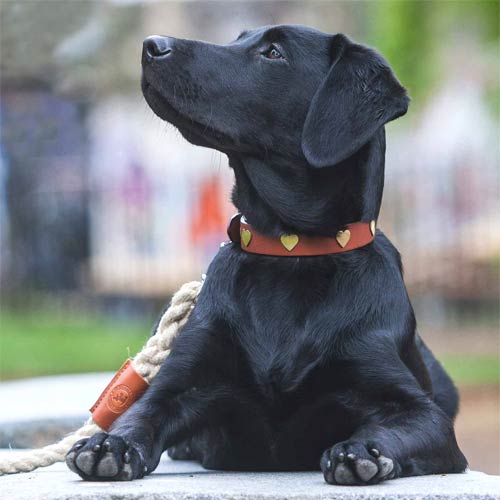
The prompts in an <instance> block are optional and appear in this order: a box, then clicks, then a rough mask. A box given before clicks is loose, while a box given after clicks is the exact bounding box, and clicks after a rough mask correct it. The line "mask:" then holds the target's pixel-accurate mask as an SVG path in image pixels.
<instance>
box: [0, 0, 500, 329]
mask: <svg viewBox="0 0 500 500" xmlns="http://www.w3.org/2000/svg"><path fill="white" fill-rule="evenodd" d="M404 3H407V4H408V5H409V6H410V4H412V5H413V3H412V2H402V3H401V5H402V4H404ZM354 4H355V5H354ZM451 4H452V3H450V5H451ZM450 8H451V7H450ZM1 9H2V10H1V17H0V28H1V30H0V32H1V35H0V41H1V44H2V47H1V57H0V62H1V64H2V66H1V70H2V71H1V85H2V87H1V91H2V96H1V97H2V98H1V104H0V123H1V128H2V135H1V139H2V143H1V150H0V152H1V157H0V193H1V194H2V199H1V202H0V223H1V247H0V249H1V260H0V265H1V279H2V293H3V295H4V298H7V299H8V298H9V297H15V296H19V294H25V293H28V292H29V291H33V290H35V291H38V292H43V293H49V294H53V295H54V296H57V295H58V294H59V295H60V294H67V293H68V292H71V293H77V294H82V295H85V296H87V297H88V296H92V297H95V298H96V299H98V298H103V297H106V296H122V297H124V298H126V297H136V296H140V297H146V298H151V299H155V298H158V297H165V296H167V295H168V294H169V293H171V292H172V290H173V289H175V288H176V287H177V286H178V285H179V284H180V283H181V282H183V281H185V280H189V279H195V278H197V277H198V276H199V275H200V274H201V273H202V272H204V270H205V268H206V265H207V263H208V262H209V261H210V258H211V256H212V255H213V254H214V253H215V252H216V251H217V249H218V246H219V243H220V241H222V240H224V239H225V238H226V236H225V225H226V221H227V219H228V216H229V215H230V214H231V213H232V211H233V210H234V209H233V208H232V207H231V205H230V202H229V197H230V189H231V172H230V170H229V169H228V168H227V160H226V158H225V157H223V156H222V155H220V154H218V153H215V152H213V151H210V150H205V149H202V148H195V147H193V146H191V145H189V144H187V143H186V142H185V141H184V140H183V139H182V138H181V137H180V135H179V134H178V133H177V132H175V131H174V130H173V129H172V128H170V127H168V126H166V125H164V124H163V123H161V122H160V121H159V120H158V119H157V118H155V117H153V114H152V112H151V111H150V110H148V108H147V106H146V104H145V103H144V102H143V100H142V98H141V96H140V91H139V85H138V81H139V77H140V65H139V61H140V50H141V41H142V39H143V37H144V36H146V35H148V34H151V33H154V32H163V33H168V34H173V35H175V36H184V37H196V38H210V39H211V40H213V41H216V42H224V41H229V40H230V39H232V38H234V37H235V36H237V34H238V32H239V31H240V30H241V29H243V28H248V27H249V26H250V27H251V26H256V25H260V24H266V23H280V22H300V23H306V24H312V25H315V26H317V27H318V28H321V29H324V30H325V31H331V32H336V31H343V32H347V33H349V34H351V35H352V36H353V37H355V38H356V37H357V38H358V39H359V40H360V41H367V42H370V41H371V40H374V39H376V38H377V36H376V35H377V33H375V34H374V33H373V32H372V33H371V35H369V32H370V30H369V29H368V27H367V23H369V19H370V15H371V13H372V10H370V9H373V6H372V5H371V2H368V3H365V2H319V1H318V2H315V1H311V2H293V1H292V2H245V3H243V2H148V3H138V2H119V1H115V2H80V1H75V2H67V3H62V2H57V1H42V2H14V1H10V2H9V1H7V2H4V3H3V4H2V7H1ZM437 12H438V13H439V12H442V11H440V10H439V11H437ZM433 15H435V14H433V13H432V12H430V13H429V16H430V17H429V19H431V18H432V16H433ZM439 15H442V13H441V14H439ZM471 19H472V17H471ZM463 20H464V22H465V20H466V16H464V18H463ZM382 28H383V26H381V28H380V29H382ZM371 29H372V30H373V28H371ZM475 29H476V25H475V24H474V26H473V27H471V30H470V31H469V32H467V36H464V37H463V38H461V39H460V40H461V41H460V44H459V45H458V46H457V44H456V43H455V38H451V37H450V38H449V39H446V37H441V39H439V40H438V39H437V40H436V41H435V44H436V45H435V47H434V49H435V54H434V56H435V57H434V60H436V58H438V59H437V60H439V61H440V64H441V66H442V67H444V66H445V67H446V71H442V72H441V73H442V74H441V76H440V78H438V79H436V81H435V82H434V83H433V84H432V88H429V91H428V95H427V96H425V97H424V95H423V93H422V94H421V96H420V98H419V99H418V100H417V99H416V100H415V101H414V103H413V105H412V108H411V111H410V114H409V115H408V116H407V117H405V118H403V119H401V120H400V121H399V122H397V123H396V124H393V125H390V126H389V128H388V155H387V166H386V188H385V194H384V201H383V209H382V214H381V221H380V224H379V226H380V227H381V228H382V229H383V230H384V231H385V232H386V233H387V234H388V235H389V237H390V238H391V239H392V240H393V241H394V243H395V244H396V246H398V248H399V249H400V251H401V253H402V254H403V260H404V264H405V271H406V281H407V285H408V287H409V290H410V293H411V294H412V296H413V297H414V298H416V300H417V304H421V309H422V313H423V315H424V320H425V318H426V317H427V318H430V319H431V320H436V318H437V319H439V318H440V319H441V320H443V321H448V320H450V318H453V317H454V315H457V314H460V313H463V312H464V311H469V312H470V315H471V318H472V319H473V320H474V321H476V320H478V319H479V320H481V321H487V322H489V321H490V320H492V321H496V317H497V311H498V309H497V308H498V277H499V268H500V259H499V252H500V231H499V227H500V216H499V210H498V209H499V206H498V203H499V202H498V180H499V179H498V173H499V171H498V167H499V157H498V119H499V116H498V114H496V113H495V111H494V110H493V111H492V106H491V100H489V99H490V97H489V91H490V89H491V86H492V80H493V86H495V85H497V83H498V82H497V81H495V78H496V76H495V74H494V68H491V67H489V66H488V64H487V63H488V61H489V59H488V58H489V57H490V55H489V54H490V52H488V50H485V48H484V45H481V43H480V35H481V33H479V34H477V33H476V31H475ZM379 35H380V34H379ZM476 35H477V36H476ZM394 43H395V42H394ZM457 48H458V49H460V50H458V51H457V50H456V49H457ZM409 54H411V52H409ZM460 54H462V56H461V55H460ZM409 57H410V56H409ZM412 57H415V58H416V56H412ZM390 62H392V61H390ZM405 62H407V61H405ZM410 62H411V61H410ZM397 69H398V68H397V67H396V72H397ZM403 83H406V82H403ZM410 87H411V85H410ZM419 300H420V302H419Z"/></svg>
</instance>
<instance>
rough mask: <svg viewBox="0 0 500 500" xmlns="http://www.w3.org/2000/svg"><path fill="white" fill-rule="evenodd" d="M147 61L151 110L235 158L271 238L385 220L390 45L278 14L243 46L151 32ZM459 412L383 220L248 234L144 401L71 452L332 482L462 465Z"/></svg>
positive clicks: (97, 461) (246, 197)
mask: <svg viewBox="0 0 500 500" xmlns="http://www.w3.org/2000/svg"><path fill="white" fill-rule="evenodd" d="M142 67H143V77H142V90H143V93H144V96H145V98H146V101H147V102H148V104H149V106H150V107H151V108H152V109H153V111H154V112H155V113H156V114H157V115H158V116H159V117H160V118H162V119H163V120H165V121H167V122H170V123H172V124H174V125H175V126H176V127H177V128H178V129H179V130H180V132H181V133H182V135H183V136H184V137H185V138H186V139H187V140H188V141H189V142H191V143H193V144H196V145H201V146H205V147H209V148H213V149H216V150H219V151H221V152H223V153H224V154H226V155H227V156H228V158H229V162H230V166H231V168H232V169H233V170H234V174H235V185H234V190H233V202H234V204H235V205H236V206H237V207H238V209H239V210H240V212H241V213H242V214H244V216H245V218H246V220H247V221H248V223H249V224H251V225H252V227H253V228H254V229H255V230H257V231H259V233H261V234H264V235H267V236H268V237H270V238H279V237H280V235H283V234H290V233H294V234H300V235H309V236H327V237H328V236H330V237H333V236H335V235H336V234H337V232H338V231H339V230H340V229H341V228H343V227H345V225H346V224H347V223H350V222H353V221H365V222H366V221H371V220H373V219H377V216H378V214H379V209H380V203H381V198H382V189H383V183H384V154H385V131H384V124H386V123H387V122H389V121H391V120H393V119H395V118H397V117H399V116H401V115H403V114H405V113H406V111H407V107H408V103H409V98H408V96H407V93H406V91H405V89H404V88H403V87H402V86H401V84H400V83H399V82H398V80H397V79H396V77H395V76H394V74H393V72H392V70H391V69H390V67H389V65H388V64H387V62H386V61H385V60H384V59H383V58H382V57H381V56H380V55H379V54H378V53H377V52H376V51H374V50H372V49H370V48H367V47H365V46H363V45H360V44H357V43H354V42H353V41H351V40H350V39H349V38H347V37H346V36H344V35H342V34H336V35H329V34H325V33H322V32H320V31H316V30H314V29H310V28H307V27H301V26H272V27H264V28H260V29H256V30H252V31H245V32H243V33H242V34H241V35H240V36H239V37H238V38H237V39H236V40H235V41H233V42H231V43H229V44H228V45H213V44H209V43H204V42H199V41H192V40H182V39H174V38H169V37H160V36H154V37H149V38H147V39H146V40H145V41H144V48H143V55H142ZM457 408H458V395H457V391H456V389H455V387H454V385H453V383H452V381H451V380H450V378H449V377H448V376H447V374H446V373H445V371H444V370H443V368H442V367H441V365H440V364H439V363H438V362H437V361H436V359H435V358H434V356H433V355H432V353H431V352H430V351H429V349H428V348H427V347H426V346H425V344H424V343H423V342H422V340H421V338H420V337H419V335H418V333H417V332H416V322H415V317H414V313H413V309H412V306H411V304H410V301H409V299H408V295H407V292H406V289H405V285H404V282H403V277H402V266H401V261H400V256H399V254H398V252H397V250H396V249H395V248H394V246H393V245H392V244H391V243H390V241H389V240H388V239H387V238H386V236H384V234H383V233H382V232H381V231H380V230H377V232H376V236H375V238H374V241H373V242H372V243H370V244H368V245H365V246H363V247H361V248H358V249H355V250H352V251H347V252H343V253H338V254H327V255H320V256H314V257H280V256H266V255H254V254H251V253H248V252H245V251H243V250H242V247H241V245H240V244H239V243H237V242H235V243H229V244H226V245H224V246H222V247H221V248H220V250H219V251H218V253H217V255H216V256H215V258H214V260H213V262H212V263H211V264H210V266H209V268H208V271H207V277H206V281H205V283H204V285H203V288H202V291H201V294H200V296H199V298H198V301H197V304H196V307H195V308H194V310H193V312H192V313H191V316H190V318H189V321H188V323H187V324H186V325H185V327H184V328H183V330H182V332H181V333H180V334H179V335H178V337H177V338H176V340H175V342H174V345H173V349H172V351H171V354H170V356H169V357H168V358H167V359H166V361H165V362H164V364H163V366H162V368H161V370H160V372H159V374H158V375H157V377H156V378H155V379H154V381H153V383H152V385H151V386H150V387H149V388H148V390H147V391H146V393H145V394H144V395H143V397H142V398H141V399H140V400H139V401H138V402H137V403H136V404H134V405H133V406H132V407H131V408H130V409H129V410H128V411H127V412H126V413H125V414H124V415H122V416H121V417H120V418H119V419H118V420H117V421H116V422H115V423H114V425H113V427H112V428H111V431H110V433H109V434H107V433H99V434H97V435H95V436H93V437H91V438H90V439H84V440H82V441H79V442H78V443H77V444H76V445H75V446H74V447H73V448H72V450H71V451H70V452H69V453H68V455H67V463H68V465H69V467H70V468H71V469H72V470H73V471H75V472H77V473H78V474H79V475H80V476H81V477H82V478H84V479H86V480H130V479H136V478H141V477H143V476H144V475H146V474H149V473H150V472H152V471H153V470H154V469H155V468H156V467H157V465H158V462H159V460H160V455H161V454H162V452H163V451H164V450H166V449H169V453H170V455H171V456H172V457H173V458H181V459H182V458H185V459H188V458H189V459H194V460H197V461H199V462H200V463H201V464H202V465H203V466H204V467H207V468H210V469H228V470H254V471H260V470H270V471H289V470H314V469H318V468H321V470H322V472H323V474H324V477H325V480H326V481H327V482H328V483H332V484H357V485H364V484H374V483H378V482H381V481H383V480H386V479H393V478H397V477H403V476H413V475H422V474H435V473H452V472H462V471H464V470H465V468H466V466H467V462H466V460H465V458H464V456H463V454H462V453H461V451H460V449H459V448H458V445H457V442H456V438H455V434H454V430H453V420H454V417H455V415H456V413H457Z"/></svg>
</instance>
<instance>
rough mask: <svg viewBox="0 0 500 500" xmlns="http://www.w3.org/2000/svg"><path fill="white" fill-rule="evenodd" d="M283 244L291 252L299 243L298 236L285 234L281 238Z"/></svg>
mask: <svg viewBox="0 0 500 500" xmlns="http://www.w3.org/2000/svg"><path fill="white" fill-rule="evenodd" d="M280 240H281V244H282V245H283V246H284V247H285V248H286V249H287V250H288V251H289V252H291V251H292V250H293V249H294V248H295V247H296V246H297V243H298V242H299V237H298V236H297V235H296V234H283V235H281V236H280Z"/></svg>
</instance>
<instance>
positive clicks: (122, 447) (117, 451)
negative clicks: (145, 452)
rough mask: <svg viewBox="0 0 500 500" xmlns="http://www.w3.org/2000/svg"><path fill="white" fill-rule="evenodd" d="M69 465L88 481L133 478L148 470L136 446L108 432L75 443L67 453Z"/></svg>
mask: <svg viewBox="0 0 500 500" xmlns="http://www.w3.org/2000/svg"><path fill="white" fill-rule="evenodd" d="M66 464H67V466H68V467H69V468H70V469H71V470H72V471H73V472H76V473H77V474H78V475H79V476H80V477H81V478H82V479H85V480H87V481H131V480H132V479H138V478H141V477H143V476H144V475H145V474H147V472H148V470H147V468H146V465H145V463H144V459H143V457H142V456H141V453H140V452H139V451H138V450H137V449H136V448H134V447H133V446H132V445H131V444H130V443H127V442H126V441H125V440H124V439H123V438H121V437H119V436H113V435H112V434H106V433H104V432H99V433H98V434H95V435H94V436H92V437H90V438H88V439H81V440H80V441H78V442H77V443H75V445H74V446H73V448H71V450H69V451H68V453H67V455H66Z"/></svg>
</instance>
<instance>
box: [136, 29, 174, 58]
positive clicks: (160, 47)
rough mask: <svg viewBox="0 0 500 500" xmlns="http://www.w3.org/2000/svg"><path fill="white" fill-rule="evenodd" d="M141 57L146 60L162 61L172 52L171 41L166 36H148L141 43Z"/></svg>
mask: <svg viewBox="0 0 500 500" xmlns="http://www.w3.org/2000/svg"><path fill="white" fill-rule="evenodd" d="M142 52H143V55H144V56H145V57H147V58H148V59H150V60H152V59H164V58H165V57H168V56H169V54H171V52H172V40H171V38H169V37H167V36H159V35H153V36H148V37H147V38H146V39H145V40H144V43H143V49H142Z"/></svg>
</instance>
